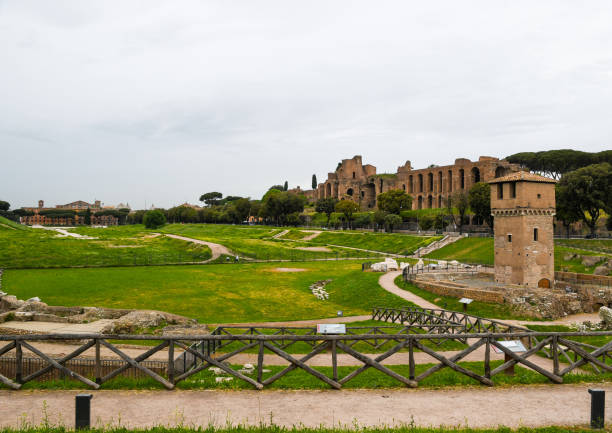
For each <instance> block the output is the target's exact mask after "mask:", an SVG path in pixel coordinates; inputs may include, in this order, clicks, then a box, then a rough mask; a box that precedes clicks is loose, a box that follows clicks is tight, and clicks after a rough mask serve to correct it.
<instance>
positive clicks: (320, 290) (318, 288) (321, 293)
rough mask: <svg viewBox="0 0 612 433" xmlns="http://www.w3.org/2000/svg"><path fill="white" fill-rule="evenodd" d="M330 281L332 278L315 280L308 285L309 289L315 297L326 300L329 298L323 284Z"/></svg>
mask: <svg viewBox="0 0 612 433" xmlns="http://www.w3.org/2000/svg"><path fill="white" fill-rule="evenodd" d="M331 282H332V280H320V281H316V282H314V283H312V284H311V285H310V287H309V289H310V291H311V292H312V294H313V295H314V296H315V298H317V299H319V300H321V301H326V300H328V299H329V293H327V290H325V286H326V285H327V284H329V283H331Z"/></svg>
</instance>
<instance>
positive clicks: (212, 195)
mask: <svg viewBox="0 0 612 433" xmlns="http://www.w3.org/2000/svg"><path fill="white" fill-rule="evenodd" d="M222 197H223V194H221V193H220V192H217V191H212V192H207V193H206V194H202V195H201V196H200V201H203V202H204V203H206V205H208V206H214V205H216V204H218V203H219V200H221V198H222Z"/></svg>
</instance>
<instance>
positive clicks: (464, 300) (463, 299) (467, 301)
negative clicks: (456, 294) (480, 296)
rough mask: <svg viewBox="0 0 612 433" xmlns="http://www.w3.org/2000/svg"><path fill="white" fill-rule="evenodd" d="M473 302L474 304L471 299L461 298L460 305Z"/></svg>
mask: <svg viewBox="0 0 612 433" xmlns="http://www.w3.org/2000/svg"><path fill="white" fill-rule="evenodd" d="M472 302H474V300H473V299H470V298H461V299H459V303H461V304H471V303H472Z"/></svg>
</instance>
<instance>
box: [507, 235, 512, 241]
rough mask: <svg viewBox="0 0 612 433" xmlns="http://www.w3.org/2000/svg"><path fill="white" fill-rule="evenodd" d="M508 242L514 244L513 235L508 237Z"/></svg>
mask: <svg viewBox="0 0 612 433" xmlns="http://www.w3.org/2000/svg"><path fill="white" fill-rule="evenodd" d="M508 242H510V243H512V235H508Z"/></svg>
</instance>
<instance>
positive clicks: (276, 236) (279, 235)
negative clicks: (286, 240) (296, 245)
mask: <svg viewBox="0 0 612 433" xmlns="http://www.w3.org/2000/svg"><path fill="white" fill-rule="evenodd" d="M287 233H289V230H283V231H282V232H278V233H277V234H275V235H274V236H272V239H279V238H282V237H283V236H285V235H286V234H287Z"/></svg>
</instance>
